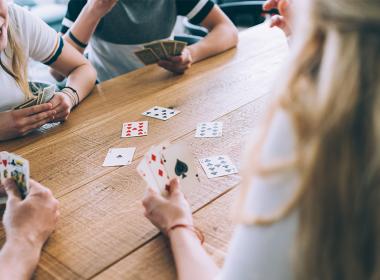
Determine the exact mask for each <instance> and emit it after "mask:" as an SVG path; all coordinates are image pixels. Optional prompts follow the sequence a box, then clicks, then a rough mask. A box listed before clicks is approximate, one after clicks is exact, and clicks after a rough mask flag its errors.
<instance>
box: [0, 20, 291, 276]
mask: <svg viewBox="0 0 380 280" xmlns="http://www.w3.org/2000/svg"><path fill="white" fill-rule="evenodd" d="M287 54H288V46H287V42H286V39H285V38H284V36H283V34H282V33H281V31H279V30H276V29H269V28H268V27H267V26H264V25H261V26H258V27H254V28H251V29H248V30H246V31H243V32H241V33H240V38H239V45H238V47H237V48H236V49H232V50H229V51H227V52H225V53H223V54H220V55H218V56H215V57H212V58H209V59H207V60H204V61H202V62H199V63H197V64H195V65H193V67H192V68H191V69H190V70H189V71H188V72H187V73H186V74H185V75H180V76H178V75H173V74H171V73H169V72H167V71H165V70H163V69H161V68H159V67H157V66H149V67H144V68H142V69H139V70H136V71H134V72H131V73H128V74H126V75H123V76H120V77H117V78H115V79H112V80H109V81H106V82H104V83H101V84H99V85H98V86H97V87H96V88H95V89H94V91H93V93H92V94H91V95H90V96H89V97H88V98H87V99H86V100H84V101H83V102H82V104H81V105H80V106H79V107H78V108H77V109H75V110H74V111H73V112H72V114H71V115H70V118H69V120H68V121H67V122H65V123H63V124H60V125H58V126H55V127H53V128H50V129H41V130H39V131H37V132H36V133H33V134H32V135H29V136H27V137H24V138H21V139H17V140H13V141H8V142H0V150H8V151H11V152H15V153H17V154H20V155H22V156H23V157H25V158H27V159H29V161H30V164H31V174H32V177H33V178H34V179H36V180H39V181H40V182H42V183H43V184H44V185H46V186H47V187H49V188H50V189H51V190H52V191H53V193H54V195H55V196H56V197H57V198H58V199H59V201H60V209H61V218H60V221H59V223H58V226H57V229H56V231H55V232H54V233H53V235H52V236H51V238H50V239H49V241H48V243H47V244H46V246H45V247H44V249H43V253H42V256H41V260H40V263H39V266H38V269H37V271H36V274H35V278H36V279H90V278H96V279H175V275H176V273H175V267H174V265H173V260H172V256H171V254H170V250H169V248H168V245H167V243H166V241H165V239H164V238H163V237H162V236H161V235H160V234H159V232H158V231H157V229H156V228H154V227H153V226H152V225H151V224H150V223H149V221H147V220H146V219H145V218H144V217H143V214H142V213H143V211H142V206H141V199H142V197H143V194H144V191H145V184H144V182H143V181H142V180H141V179H140V177H139V176H138V174H137V172H136V165H137V164H138V162H139V161H140V159H141V157H142V156H143V155H144V153H145V152H146V151H147V150H148V148H149V147H150V146H151V145H154V144H157V143H159V142H162V141H164V140H169V141H171V142H184V143H187V144H188V145H189V147H190V148H191V150H192V152H193V153H194V156H195V157H196V158H202V157H207V156H212V155H218V154H227V155H229V156H230V157H231V158H232V160H233V161H234V162H235V164H236V165H237V166H238V167H240V164H241V162H240V156H241V154H242V151H243V147H244V145H245V139H247V136H248V135H249V134H250V133H252V132H253V131H254V130H255V129H256V128H257V126H258V123H259V122H260V119H261V118H262V116H263V115H264V113H265V111H266V109H267V107H268V104H269V103H270V100H271V99H272V95H271V94H270V93H271V92H272V89H273V85H274V84H275V81H276V77H277V76H278V72H279V69H280V66H281V65H282V64H283V61H284V60H285V58H286V56H287ZM155 105H159V106H163V107H173V108H175V109H177V110H180V111H181V113H180V114H178V115H177V116H175V117H173V118H172V119H170V120H167V121H160V120H156V119H151V118H147V117H144V116H142V115H141V113H142V112H144V111H146V110H147V109H149V108H151V107H153V106H155ZM137 120H148V121H149V135H148V136H144V137H138V138H128V139H125V138H120V134H121V127H122V123H124V122H129V121H137ZM215 120H218V121H222V122H223V123H224V129H223V137H221V138H210V139H202V138H201V139H200V138H194V133H195V128H196V124H197V123H198V122H201V121H215ZM111 147H112V148H114V147H136V153H135V157H134V161H133V163H132V164H131V165H129V166H125V167H102V162H103V160H104V157H105V155H106V153H107V150H108V149H109V148H111ZM197 167H198V169H199V173H200V178H201V184H200V185H199V186H198V187H194V189H193V190H192V191H191V192H189V193H187V194H186V195H187V198H188V199H189V201H190V204H191V206H192V209H193V211H194V212H195V219H196V222H197V223H198V225H199V227H200V228H202V229H203V230H204V231H205V234H206V237H207V244H206V248H207V250H208V251H209V252H210V253H211V254H212V255H213V257H214V258H215V259H216V260H217V262H218V263H219V264H222V262H223V258H224V255H225V252H226V249H227V246H228V240H229V238H230V237H231V233H232V224H231V222H230V220H229V219H228V207H225V206H226V205H230V204H231V203H232V200H233V193H234V192H235V190H234V187H235V186H236V185H237V184H238V183H239V181H240V177H239V175H238V174H235V175H231V176H226V177H220V178H215V179H211V180H210V179H207V177H206V175H205V173H204V172H203V170H202V169H201V167H200V165H199V164H198V163H197ZM0 240H1V242H2V243H3V242H4V230H3V228H0Z"/></svg>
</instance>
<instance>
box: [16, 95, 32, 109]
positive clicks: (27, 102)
mask: <svg viewBox="0 0 380 280" xmlns="http://www.w3.org/2000/svg"><path fill="white" fill-rule="evenodd" d="M36 101H37V99H36V98H34V97H33V98H30V99H28V100H27V101H25V102H24V103H21V104H20V105H18V106H16V107H14V108H13V109H14V110H17V109H23V108H27V107H31V106H33V105H36Z"/></svg>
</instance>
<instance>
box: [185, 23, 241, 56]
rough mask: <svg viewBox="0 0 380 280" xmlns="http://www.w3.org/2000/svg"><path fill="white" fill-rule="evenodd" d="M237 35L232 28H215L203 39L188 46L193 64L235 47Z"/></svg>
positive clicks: (222, 26)
mask: <svg viewBox="0 0 380 280" xmlns="http://www.w3.org/2000/svg"><path fill="white" fill-rule="evenodd" d="M237 42H238V33H237V30H236V28H235V27H234V26H231V25H228V24H222V25H219V26H216V27H215V28H214V29H213V30H212V31H211V32H210V33H209V34H208V35H207V36H206V37H205V38H204V39H202V40H201V41H199V42H198V43H196V44H194V45H191V46H189V50H190V53H191V56H192V58H193V61H194V62H197V61H200V60H203V59H205V58H207V57H210V56H213V55H216V54H218V53H221V52H223V51H225V50H228V49H230V48H233V47H235V46H236V45H237Z"/></svg>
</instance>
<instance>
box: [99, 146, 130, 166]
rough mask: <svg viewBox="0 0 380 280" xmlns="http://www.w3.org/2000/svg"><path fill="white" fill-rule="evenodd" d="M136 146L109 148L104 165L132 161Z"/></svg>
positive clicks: (121, 164)
mask: <svg viewBox="0 0 380 280" xmlns="http://www.w3.org/2000/svg"><path fill="white" fill-rule="evenodd" d="M135 150H136V148H113V149H109V151H108V153H107V156H106V158H105V159H104V162H103V166H123V165H129V164H131V163H132V160H133V155H134V153H135Z"/></svg>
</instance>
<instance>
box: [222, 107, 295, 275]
mask: <svg viewBox="0 0 380 280" xmlns="http://www.w3.org/2000/svg"><path fill="white" fill-rule="evenodd" d="M292 131H293V129H292V124H291V122H290V119H289V117H288V116H287V115H286V113H284V112H278V113H276V115H275V118H274V120H273V123H272V126H271V128H270V131H269V133H268V137H267V140H266V143H265V145H264V148H263V154H262V162H263V163H264V164H265V165H266V166H267V164H269V165H270V163H271V162H273V160H280V159H288V158H289V157H290V156H291V155H292V153H293V151H294V149H295V147H294V135H292ZM297 180H298V176H297V174H296V173H295V171H290V170H289V172H284V173H282V174H278V175H273V176H270V177H258V176H256V177H254V178H252V186H251V189H250V192H249V195H248V198H247V204H246V212H247V213H255V214H259V215H260V214H262V215H264V216H268V215H270V214H273V213H275V212H276V211H277V210H279V209H281V208H282V207H283V206H285V205H286V204H287V202H288V201H289V200H290V198H291V197H292V194H293V193H294V191H295V188H296V187H297ZM297 228H298V214H297V211H295V212H294V213H292V214H291V215H290V216H289V217H287V218H286V219H284V220H282V221H280V222H278V223H275V224H273V225H271V226H268V227H260V226H255V225H252V226H245V225H239V226H238V227H237V228H236V230H235V232H234V235H233V238H232V241H231V244H230V248H229V250H228V253H227V257H226V260H225V264H224V267H223V269H222V271H221V273H220V275H219V276H218V278H217V279H223V280H226V279H229V280H234V279H239V280H245V279H265V280H271V279H276V280H277V279H281V280H286V279H294V277H293V273H292V263H291V261H292V257H291V253H292V252H291V250H292V247H293V245H292V244H293V240H294V238H295V235H296V231H297Z"/></svg>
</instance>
